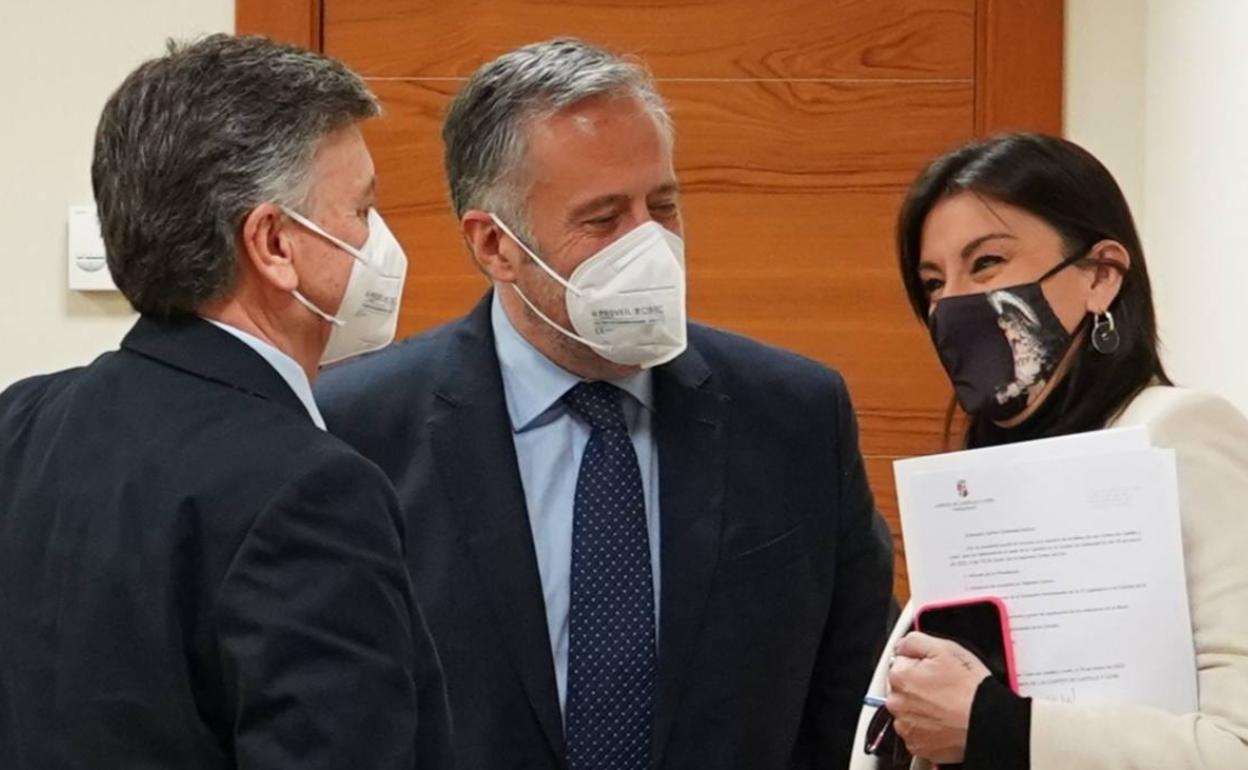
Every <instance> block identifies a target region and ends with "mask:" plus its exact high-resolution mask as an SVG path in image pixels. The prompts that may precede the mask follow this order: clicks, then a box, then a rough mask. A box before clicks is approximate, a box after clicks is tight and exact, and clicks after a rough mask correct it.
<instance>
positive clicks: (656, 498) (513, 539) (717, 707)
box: [318, 40, 892, 770]
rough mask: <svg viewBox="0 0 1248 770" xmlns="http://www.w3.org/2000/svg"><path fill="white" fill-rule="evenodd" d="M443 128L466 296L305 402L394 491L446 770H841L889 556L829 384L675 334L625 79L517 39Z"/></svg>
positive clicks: (680, 274) (798, 361)
mask: <svg viewBox="0 0 1248 770" xmlns="http://www.w3.org/2000/svg"><path fill="white" fill-rule="evenodd" d="M443 137H444V140H445V142H446V165H447V173H448V176H449V181H450V188H451V198H452V202H453V204H454V208H455V213H456V215H457V216H458V217H459V219H460V223H461V231H462V233H463V236H464V238H465V241H466V243H467V244H468V246H469V248H470V250H471V252H472V254H473V257H474V258H475V260H476V262H477V264H478V265H479V266H480V268H481V270H482V271H483V272H484V273H485V274H486V275H487V276H488V277H489V278H490V280H491V282H492V283H493V287H494V288H493V291H491V292H490V293H488V294H487V295H486V297H485V298H484V299H482V301H481V302H480V304H479V305H478V306H477V308H476V309H475V310H473V311H472V312H471V313H469V315H468V316H466V317H465V318H463V319H461V320H458V321H455V322H453V323H451V324H449V325H447V326H445V327H442V328H440V329H437V330H434V331H432V332H430V333H428V334H426V335H423V336H421V337H418V338H414V339H411V340H408V341H406V342H405V343H403V344H400V345H398V346H395V347H392V348H391V349H389V350H387V351H385V352H382V353H379V354H377V355H375V356H372V357H369V358H367V359H365V360H363V361H361V362H357V363H355V364H352V365H349V366H345V367H341V368H339V369H335V370H331V371H329V372H327V373H326V374H325V376H324V377H323V378H322V381H321V383H320V385H319V388H318V399H319V401H320V403H321V407H322V408H323V409H324V410H325V414H326V418H327V421H328V424H329V426H330V429H331V430H332V431H334V432H336V433H337V434H338V435H340V436H342V437H344V438H345V439H347V441H348V442H350V443H351V444H352V445H353V446H355V447H356V448H358V449H359V450H360V451H361V452H362V453H363V454H364V455H365V456H366V457H369V458H370V459H372V460H374V461H376V462H377V463H378V464H379V465H380V466H381V468H382V470H384V471H385V472H386V474H387V475H388V476H389V477H390V478H391V479H392V480H393V481H394V483H395V486H396V488H397V490H398V492H399V498H400V500H401V502H402V504H403V507H404V512H405V514H406V517H407V523H408V533H409V538H412V539H409V556H410V558H411V560H412V561H411V568H412V572H413V577H414V580H415V583H416V590H417V593H418V595H419V596H420V597H421V601H422V604H423V606H424V607H425V610H426V613H427V617H428V619H429V623H430V628H431V630H432V632H433V635H434V639H435V640H436V641H437V643H438V645H439V650H440V651H441V654H442V661H443V665H444V667H445V671H446V676H447V687H448V694H449V697H450V703H451V712H452V715H453V718H454V721H455V725H456V732H455V739H454V743H455V752H456V757H457V760H458V761H459V763H460V765H461V766H463V767H472V768H543V769H546V768H552V769H553V768H570V769H571V770H598V769H600V768H611V770H645V768H649V767H655V768H671V769H672V770H676V769H683V768H712V769H716V770H719V769H724V770H726V769H729V768H740V770H769V769H772V768H776V769H779V768H789V767H795V768H797V767H800V768H816V767H817V768H837V769H838V770H839V768H843V767H844V766H845V765H846V763H847V761H848V756H849V747H850V742H851V740H852V735H853V730H854V724H855V720H856V717H857V715H858V713H859V708H860V705H861V699H862V696H863V694H864V692H865V688H866V685H867V682H868V679H869V677H870V669H871V667H872V665H873V663H874V655H875V654H876V652H877V651H878V650H879V647H880V645H881V644H882V642H883V637H884V633H885V630H886V629H885V626H886V616H887V614H888V611H889V608H890V604H891V596H890V586H891V567H892V560H891V549H890V546H889V540H888V537H887V531H886V529H885V527H884V525H883V523H882V521H881V520H880V518H879V517H878V515H877V514H876V513H875V511H874V507H873V504H872V500H871V495H870V492H869V490H868V487H867V482H866V478H865V475H864V471H863V462H862V458H861V456H860V455H859V451H858V445H857V435H856V431H857V429H856V425H855V419H854V414H853V410H852V408H851V406H850V401H849V397H848V395H847V393H846V390H845V385H844V383H843V381H842V380H841V378H840V377H839V376H838V375H837V374H836V373H835V372H832V371H831V370H829V369H827V368H825V367H823V366H821V365H819V364H817V363H815V362H813V361H809V360H806V359H803V358H800V357H798V356H796V355H793V354H790V353H786V352H783V351H780V350H776V349H774V348H770V347H766V346H764V345H761V344H758V343H755V342H752V341H750V340H747V339H743V338H741V337H737V336H734V335H731V334H727V333H724V332H719V331H715V330H713V329H709V328H706V327H702V326H696V325H687V324H686V323H685V309H684V299H685V287H684V269H683V264H684V253H683V251H684V246H683V242H682V241H681V239H680V237H679V236H680V233H681V232H682V227H681V220H680V210H679V205H678V199H677V185H676V179H675V176H674V173H673V167H672V132H671V126H670V122H669V120H668V117H667V113H666V111H665V109H664V107H663V103H662V100H661V99H660V98H659V96H658V94H657V93H656V92H655V91H654V88H653V85H652V83H651V82H650V80H649V79H648V77H647V76H646V74H645V73H644V71H643V70H641V69H640V68H639V67H638V66H636V65H634V64H632V63H630V62H627V61H624V60H621V59H620V58H618V57H616V56H614V55H612V54H610V53H607V52H605V51H602V50H599V49H597V48H594V47H592V46H589V45H586V44H584V43H581V42H579V41H574V40H556V41H550V42H548V43H542V44H536V45H533V46H526V47H524V48H521V49H518V50H516V51H513V52H511V53H509V54H506V55H504V56H503V57H501V58H499V59H497V60H495V61H493V62H491V63H489V64H486V65H485V66H483V67H482V68H481V69H480V70H478V71H477V72H476V73H475V74H474V75H473V76H472V77H471V78H470V79H469V81H468V83H467V84H466V85H465V86H464V88H463V90H462V91H461V92H460V93H459V95H458V96H457V97H456V98H455V101H454V103H453V104H452V106H451V110H450V113H449V116H448V118H447V121H446V124H445V126H444V128H443ZM760 269H762V268H760ZM416 533H419V538H418V539H416V538H415V537H414V536H415V534H416Z"/></svg>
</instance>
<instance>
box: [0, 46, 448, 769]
mask: <svg viewBox="0 0 1248 770" xmlns="http://www.w3.org/2000/svg"><path fill="white" fill-rule="evenodd" d="M376 113H377V103H376V101H375V99H374V98H373V96H372V94H371V93H370V92H369V91H368V89H367V87H366V86H365V85H364V83H363V82H362V81H361V80H360V79H359V77H358V76H356V75H355V74H354V73H352V72H350V71H349V70H347V69H346V68H345V67H344V66H343V65H342V64H341V63H339V62H336V61H333V60H330V59H327V58H325V57H322V56H320V55H317V54H313V53H309V52H307V51H302V50H299V49H295V48H291V47H287V46H280V45H277V44H274V43H272V42H269V41H267V40H263V39H260V38H234V37H230V36H225V35H219V36H213V37H209V38H206V39H204V40H202V41H200V42H198V43H195V44H193V45H190V46H187V47H177V46H172V47H171V48H170V52H169V53H168V55H166V56H164V57H161V58H159V59H154V60H152V61H149V62H147V63H145V64H143V65H142V66H141V67H139V68H138V69H137V70H136V71H135V72H134V73H133V74H131V75H130V76H129V77H128V78H127V79H126V81H125V82H124V83H123V84H122V85H121V87H120V88H119V89H118V90H117V92H116V93H115V94H114V95H113V96H112V97H111V99H110V100H109V102H108V104H107V105H106V107H105V108H104V112H103V115H102V117H101V120H100V125H99V129H98V132H97V136H96V146H95V159H94V165H93V169H92V178H93V182H94V187H95V194H96V199H97V202H98V205H99V211H100V220H101V225H102V228H103V232H104V240H105V244H106V246H107V252H108V259H109V267H110V269H111V271H112V274H113V277H114V279H115V281H116V283H117V285H118V287H119V288H120V290H121V291H122V292H123V293H124V294H125V295H126V297H127V299H129V300H130V302H131V304H132V305H133V306H134V307H135V309H136V310H138V311H139V312H140V313H141V317H140V319H139V321H138V322H137V323H136V324H135V326H134V328H133V329H132V330H131V331H130V333H129V334H127V335H126V337H125V339H124V340H123V342H122V344H121V349H120V350H119V351H116V352H112V353H107V354H105V355H103V356H101V357H100V358H98V359H97V360H96V361H95V362H93V363H92V364H90V365H89V366H86V367H83V368H79V369H72V370H68V371H64V372H59V373H56V374H50V375H46V376H41V377H34V378H32V379H29V380H25V381H23V382H19V383H17V384H16V385H14V386H12V387H11V388H9V389H8V390H6V391H5V392H4V393H3V394H0V619H2V620H0V767H4V768H6V770H18V769H26V768H30V769H31V770H34V769H36V768H38V769H39V770H42V769H43V768H53V767H56V768H101V767H115V768H123V767H124V768H156V767H177V768H296V767H297V768H325V769H326V770H330V769H333V770H340V769H341V768H396V769H398V768H402V769H403V770H407V769H409V768H412V767H414V766H416V765H417V764H418V763H419V766H420V767H422V768H425V767H441V766H445V763H446V762H447V760H448V758H449V745H450V738H449V727H448V721H449V714H448V712H447V707H446V699H445V690H444V686H443V682H442V677H441V671H440V667H439V665H438V662H437V658H436V655H435V653H434V650H433V646H432V641H431V639H430V638H429V635H428V631H427V628H426V627H425V625H424V620H423V617H422V615H421V612H420V610H419V608H418V606H417V604H416V602H415V600H414V599H413V595H412V588H411V583H410V578H409V576H408V574H407V571H406V565H405V562H404V545H403V541H404V523H403V521H402V518H401V514H400V509H399V505H398V501H397V500H396V498H395V496H394V490H393V487H392V486H391V485H390V484H389V482H388V481H387V480H386V478H385V476H384V475H383V474H382V473H381V471H380V470H378V468H377V467H376V466H375V465H374V464H372V463H370V462H368V461H367V460H365V459H364V458H362V457H361V456H360V455H359V454H358V453H356V452H354V451H353V450H351V449H350V448H349V447H348V446H347V445H346V444H344V443H342V442H341V441H339V440H338V439H335V438H333V437H332V436H330V435H329V434H327V433H325V432H324V430H323V422H322V420H321V416H320V413H319V412H318V410H317V408H316V405H315V403H314V402H313V400H312V393H311V385H310V381H311V380H312V379H313V378H314V377H315V375H316V373H317V367H318V364H319V362H320V361H321V360H323V359H325V358H327V357H333V358H340V357H344V356H347V355H351V354H353V353H358V352H360V350H362V349H363V348H365V347H370V346H372V345H375V344H380V342H384V341H385V340H384V339H380V342H379V338H381V337H386V334H385V332H386V329H387V328H389V329H390V331H391V334H392V330H393V322H394V319H393V315H394V314H395V312H397V308H396V307H395V306H394V304H393V302H392V303H391V304H390V306H388V307H386V306H385V303H384V302H383V301H382V299H384V297H386V296H390V298H391V299H392V300H393V299H395V297H396V296H397V295H396V294H395V293H394V291H393V286H392V285H390V284H391V283H392V282H388V281H389V279H387V278H386V277H385V274H386V273H388V272H391V271H393V270H394V269H395V268H396V266H397V265H398V264H401V263H402V262H403V261H404V257H403V254H402V250H401V249H399V248H398V247H397V242H395V241H394V240H393V238H390V237H388V235H387V233H388V231H386V229H385V225H384V223H382V222H381V220H380V219H379V218H377V217H376V215H375V214H373V213H371V207H372V189H373V166H372V160H371V158H370V157H369V153H368V150H367V148H366V147H365V145H364V143H363V139H362V138H361V135H360V132H359V129H358V127H357V124H358V123H359V122H360V121H362V120H364V119H366V118H369V117H371V116H373V115H375V114H376ZM400 274H401V271H400ZM365 295H367V296H369V297H370V302H371V305H372V307H374V308H375V309H376V312H374V313H372V314H371V315H368V314H361V313H360V311H359V305H360V300H359V297H360V296H365ZM326 309H328V310H326ZM330 311H333V312H335V313H336V314H337V315H338V316H341V317H342V318H341V319H339V320H340V323H341V325H339V320H336V321H333V322H331V321H327V320H325V317H330V318H334V316H331V315H330ZM359 318H366V320H365V321H360V320H358V319H359ZM369 335H373V336H372V338H371V342H370V343H369V344H362V342H361V340H365V339H366V338H369Z"/></svg>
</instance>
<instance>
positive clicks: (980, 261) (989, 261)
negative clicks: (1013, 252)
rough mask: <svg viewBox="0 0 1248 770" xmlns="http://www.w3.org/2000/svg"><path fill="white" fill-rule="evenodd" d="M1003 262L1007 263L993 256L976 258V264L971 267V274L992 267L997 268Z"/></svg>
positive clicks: (987, 255)
mask: <svg viewBox="0 0 1248 770" xmlns="http://www.w3.org/2000/svg"><path fill="white" fill-rule="evenodd" d="M1003 262H1005V260H1004V259H1002V258H1001V257H998V256H996V255H993V254H986V255H984V256H982V257H976V258H975V262H974V263H973V264H972V265H971V272H973V273H978V272H980V271H981V270H987V269H988V268H990V267H996V266H997V265H1000V264H1002V263H1003Z"/></svg>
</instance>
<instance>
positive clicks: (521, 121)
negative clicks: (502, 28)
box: [442, 38, 673, 233]
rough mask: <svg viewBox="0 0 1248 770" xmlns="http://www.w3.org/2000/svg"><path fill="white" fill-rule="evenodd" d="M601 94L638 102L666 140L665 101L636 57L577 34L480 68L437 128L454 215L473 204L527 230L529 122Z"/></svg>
mask: <svg viewBox="0 0 1248 770" xmlns="http://www.w3.org/2000/svg"><path fill="white" fill-rule="evenodd" d="M599 95H608V96H632V97H635V98H638V99H640V100H641V101H642V103H643V104H645V105H646V107H647V109H648V110H649V111H650V113H651V114H652V115H653V116H654V117H655V119H656V120H657V121H658V124H659V127H660V129H661V130H662V131H663V132H664V134H665V136H666V138H667V139H668V141H669V143H670V141H671V139H672V135H673V131H672V121H671V117H670V116H669V115H668V111H667V105H666V104H665V103H664V102H663V98H662V97H661V96H659V93H658V91H657V90H656V89H655V87H654V81H653V80H652V79H651V77H650V74H649V73H648V72H647V71H646V69H645V68H644V67H643V66H642V65H641V64H640V63H638V62H636V61H633V60H630V59H626V58H623V57H620V56H617V55H615V54H613V53H610V52H609V51H605V50H603V49H601V48H597V47H595V46H592V45H590V44H588V43H585V42H583V41H580V40H576V39H574V38H557V39H555V40H548V41H545V42H542V43H533V44H531V45H526V46H524V47H523V48H517V49H516V50H514V51H511V52H510V53H506V54H503V55H502V56H500V57H498V58H497V59H495V60H493V61H491V62H489V63H487V64H484V65H482V66H481V67H480V68H479V69H478V70H477V71H476V72H474V73H473V74H472V77H470V78H469V79H468V83H467V84H466V85H465V86H464V87H463V89H462V90H460V92H459V93H458V94H457V95H456V96H455V99H454V101H453V102H452V103H451V107H450V111H449V113H448V114H447V117H446V122H445V123H444V124H443V125H442V141H443V144H444V145H445V154H444V157H443V160H444V163H445V166H446V178H447V182H448V184H449V185H450V193H451V207H452V208H453V209H454V211H455V216H457V217H458V216H462V215H463V213H464V212H465V211H467V210H469V209H474V208H475V209H482V210H486V211H492V212H496V213H498V214H499V216H501V217H503V218H504V219H505V220H507V219H510V221H508V222H507V224H508V225H509V226H511V227H512V228H517V229H519V230H520V231H521V233H524V231H526V230H527V227H526V224H527V222H526V219H525V217H524V216H523V208H524V207H523V199H524V197H525V194H526V191H525V190H524V189H523V187H522V180H521V174H520V171H521V169H520V167H521V165H522V160H523V156H524V152H525V149H526V147H527V143H526V129H527V127H528V125H529V124H530V123H531V122H533V121H536V120H541V119H543V118H546V117H549V116H551V115H554V114H555V113H557V112H560V111H561V110H563V109H566V108H567V107H571V106H572V105H574V104H576V103H578V102H581V101H583V100H585V99H588V98H590V97H593V96H599Z"/></svg>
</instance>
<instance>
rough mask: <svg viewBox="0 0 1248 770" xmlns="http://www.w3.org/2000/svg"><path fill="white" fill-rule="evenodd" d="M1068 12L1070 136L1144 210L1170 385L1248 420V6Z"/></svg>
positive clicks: (1208, 0) (1116, 4)
mask: <svg viewBox="0 0 1248 770" xmlns="http://www.w3.org/2000/svg"><path fill="white" fill-rule="evenodd" d="M1066 11H1067V15H1066V18H1067V20H1066V24H1067V30H1066V43H1067V50H1066V134H1067V136H1069V137H1070V138H1071V139H1074V140H1075V141H1077V142H1080V143H1081V144H1083V145H1084V146H1086V147H1087V148H1088V149H1089V150H1091V151H1092V152H1094V153H1095V154H1097V155H1098V156H1099V157H1100V158H1101V159H1102V160H1104V161H1105V164H1106V165H1107V166H1108V167H1109V169H1110V171H1112V172H1113V173H1114V175H1115V176H1116V177H1117V178H1118V180H1119V182H1120V183H1121V184H1122V186H1123V189H1124V191H1125V192H1126V195H1127V198H1128V200H1129V201H1130V202H1131V205H1132V208H1133V210H1134V212H1135V215H1136V221H1137V222H1138V224H1139V226H1140V230H1141V233H1142V235H1143V238H1144V248H1145V251H1146V252H1147V254H1148V260H1149V270H1150V272H1151V274H1152V278H1153V286H1154V296H1155V298H1156V301H1157V311H1158V317H1159V322H1160V327H1161V335H1162V343H1163V346H1164V355H1165V361H1166V365H1167V367H1168V368H1169V370H1170V375H1171V376H1172V377H1173V378H1174V379H1175V380H1176V381H1177V382H1178V383H1179V384H1181V385H1187V386H1190V387H1195V388H1200V389H1203V390H1209V391H1213V392H1216V393H1219V394H1221V395H1223V396H1226V397H1227V398H1230V399H1231V400H1232V401H1234V402H1236V404H1237V405H1238V406H1239V408H1240V409H1241V410H1243V411H1245V412H1248V309H1246V308H1248V302H1246V301H1245V299H1246V298H1245V294H1248V255H1245V254H1244V253H1243V251H1244V247H1243V245H1242V244H1243V242H1244V238H1243V232H1244V229H1245V226H1244V223H1245V222H1248V174H1246V173H1245V171H1246V170H1248V141H1246V140H1245V137H1248V60H1245V59H1244V57H1243V55H1242V51H1243V48H1244V46H1245V45H1248V2H1244V1H1243V0H1066Z"/></svg>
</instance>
